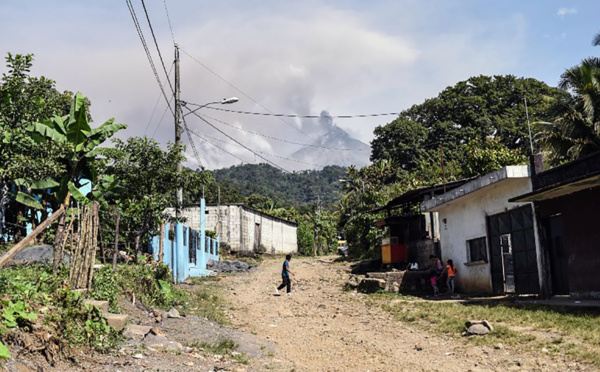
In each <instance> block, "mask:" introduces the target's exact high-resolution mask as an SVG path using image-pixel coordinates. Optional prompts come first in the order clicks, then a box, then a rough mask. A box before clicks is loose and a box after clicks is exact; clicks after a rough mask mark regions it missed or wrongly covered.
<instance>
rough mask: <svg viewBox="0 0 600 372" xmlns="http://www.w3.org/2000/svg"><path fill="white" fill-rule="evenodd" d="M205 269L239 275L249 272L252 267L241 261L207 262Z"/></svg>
mask: <svg viewBox="0 0 600 372" xmlns="http://www.w3.org/2000/svg"><path fill="white" fill-rule="evenodd" d="M206 268H207V269H208V270H211V271H215V272H219V273H239V272H245V271H250V270H251V269H252V266H250V265H248V264H247V263H245V262H242V261H213V260H208V262H207V263H206Z"/></svg>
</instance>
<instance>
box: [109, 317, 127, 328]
mask: <svg viewBox="0 0 600 372" xmlns="http://www.w3.org/2000/svg"><path fill="white" fill-rule="evenodd" d="M127 319H129V315H127V314H106V322H107V323H108V325H109V326H111V327H113V328H114V329H115V330H116V331H120V330H122V329H123V328H125V324H127Z"/></svg>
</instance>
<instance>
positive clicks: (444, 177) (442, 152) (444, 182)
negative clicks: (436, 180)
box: [440, 142, 446, 193]
mask: <svg viewBox="0 0 600 372" xmlns="http://www.w3.org/2000/svg"><path fill="white" fill-rule="evenodd" d="M440 157H441V159H442V183H443V184H444V193H446V172H445V171H444V142H442V143H440Z"/></svg>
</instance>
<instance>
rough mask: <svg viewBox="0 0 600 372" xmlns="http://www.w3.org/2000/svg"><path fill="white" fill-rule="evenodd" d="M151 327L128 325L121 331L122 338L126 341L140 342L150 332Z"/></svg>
mask: <svg viewBox="0 0 600 372" xmlns="http://www.w3.org/2000/svg"><path fill="white" fill-rule="evenodd" d="M151 328H152V327H150V326H143V325H137V324H129V325H128V326H127V327H125V330H124V331H123V337H125V338H126V339H128V340H136V341H142V340H143V339H144V337H146V335H147V334H148V332H150V330H151Z"/></svg>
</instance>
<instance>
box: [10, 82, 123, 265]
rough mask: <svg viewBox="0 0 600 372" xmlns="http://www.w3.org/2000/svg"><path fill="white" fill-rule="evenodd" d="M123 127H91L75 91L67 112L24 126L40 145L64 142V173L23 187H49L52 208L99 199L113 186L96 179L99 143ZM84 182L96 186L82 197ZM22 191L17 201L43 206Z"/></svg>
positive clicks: (59, 237)
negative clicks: (63, 114)
mask: <svg viewBox="0 0 600 372" xmlns="http://www.w3.org/2000/svg"><path fill="white" fill-rule="evenodd" d="M126 127H127V126H126V125H125V124H119V123H115V122H114V119H109V120H107V121H106V122H104V123H102V124H101V125H100V126H98V127H96V128H92V127H91V126H90V123H89V119H88V115H87V111H86V102H85V98H84V97H83V95H82V94H81V93H77V94H76V95H75V97H74V98H73V102H72V104H71V108H70V111H69V115H66V116H63V117H60V116H54V117H53V118H51V119H46V120H42V121H40V122H35V123H30V124H29V126H28V128H27V129H28V132H29V133H30V135H31V137H32V138H33V139H34V140H35V141H36V142H37V143H39V144H41V145H48V146H52V145H53V144H59V143H60V144H64V145H67V147H68V149H69V150H68V151H67V153H66V155H65V156H64V157H63V158H62V159H60V161H61V163H63V165H64V169H65V172H64V173H63V175H62V177H61V178H60V179H52V180H43V181H38V182H37V184H36V183H33V184H28V185H24V186H25V187H26V188H27V189H29V190H36V189H37V190H40V189H41V190H50V197H49V203H50V204H51V205H52V207H53V208H57V207H58V206H59V205H60V204H64V205H65V207H67V208H68V206H69V204H70V202H71V196H73V197H74V198H75V199H79V200H80V201H82V202H85V200H86V199H87V200H90V198H94V199H98V198H100V197H101V196H102V195H103V194H104V193H106V192H109V191H110V189H111V188H112V189H114V187H116V181H115V180H114V179H111V178H110V177H106V176H105V177H103V178H100V177H99V176H98V171H97V168H98V165H99V162H100V160H99V159H98V158H97V156H98V154H99V153H100V152H101V147H99V146H100V145H101V144H102V143H103V142H104V141H106V140H107V139H108V138H110V137H112V136H113V135H114V134H115V133H117V132H118V131H120V130H121V129H125V128H126ZM85 182H91V183H92V185H96V184H97V183H98V184H99V185H98V186H97V187H96V188H95V189H94V190H93V191H92V192H91V193H90V194H88V196H84V195H83V194H82V193H81V192H80V191H79V188H80V187H81V186H82V185H83V184H85ZM24 194H25V193H22V194H18V195H17V200H19V201H20V202H22V203H24V204H26V205H29V206H32V207H34V208H40V207H42V208H44V207H45V206H43V205H41V204H37V203H35V201H38V202H39V200H38V198H35V197H32V196H31V195H30V196H31V197H27V196H26V195H24ZM65 218H66V214H63V216H62V217H61V218H60V220H59V224H58V229H57V231H56V240H55V244H56V242H60V241H61V240H62V236H63V233H64V228H65ZM57 251H58V249H55V255H54V268H55V270H56V269H57V268H58V263H59V262H60V260H61V259H62V257H60V256H61V252H57Z"/></svg>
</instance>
